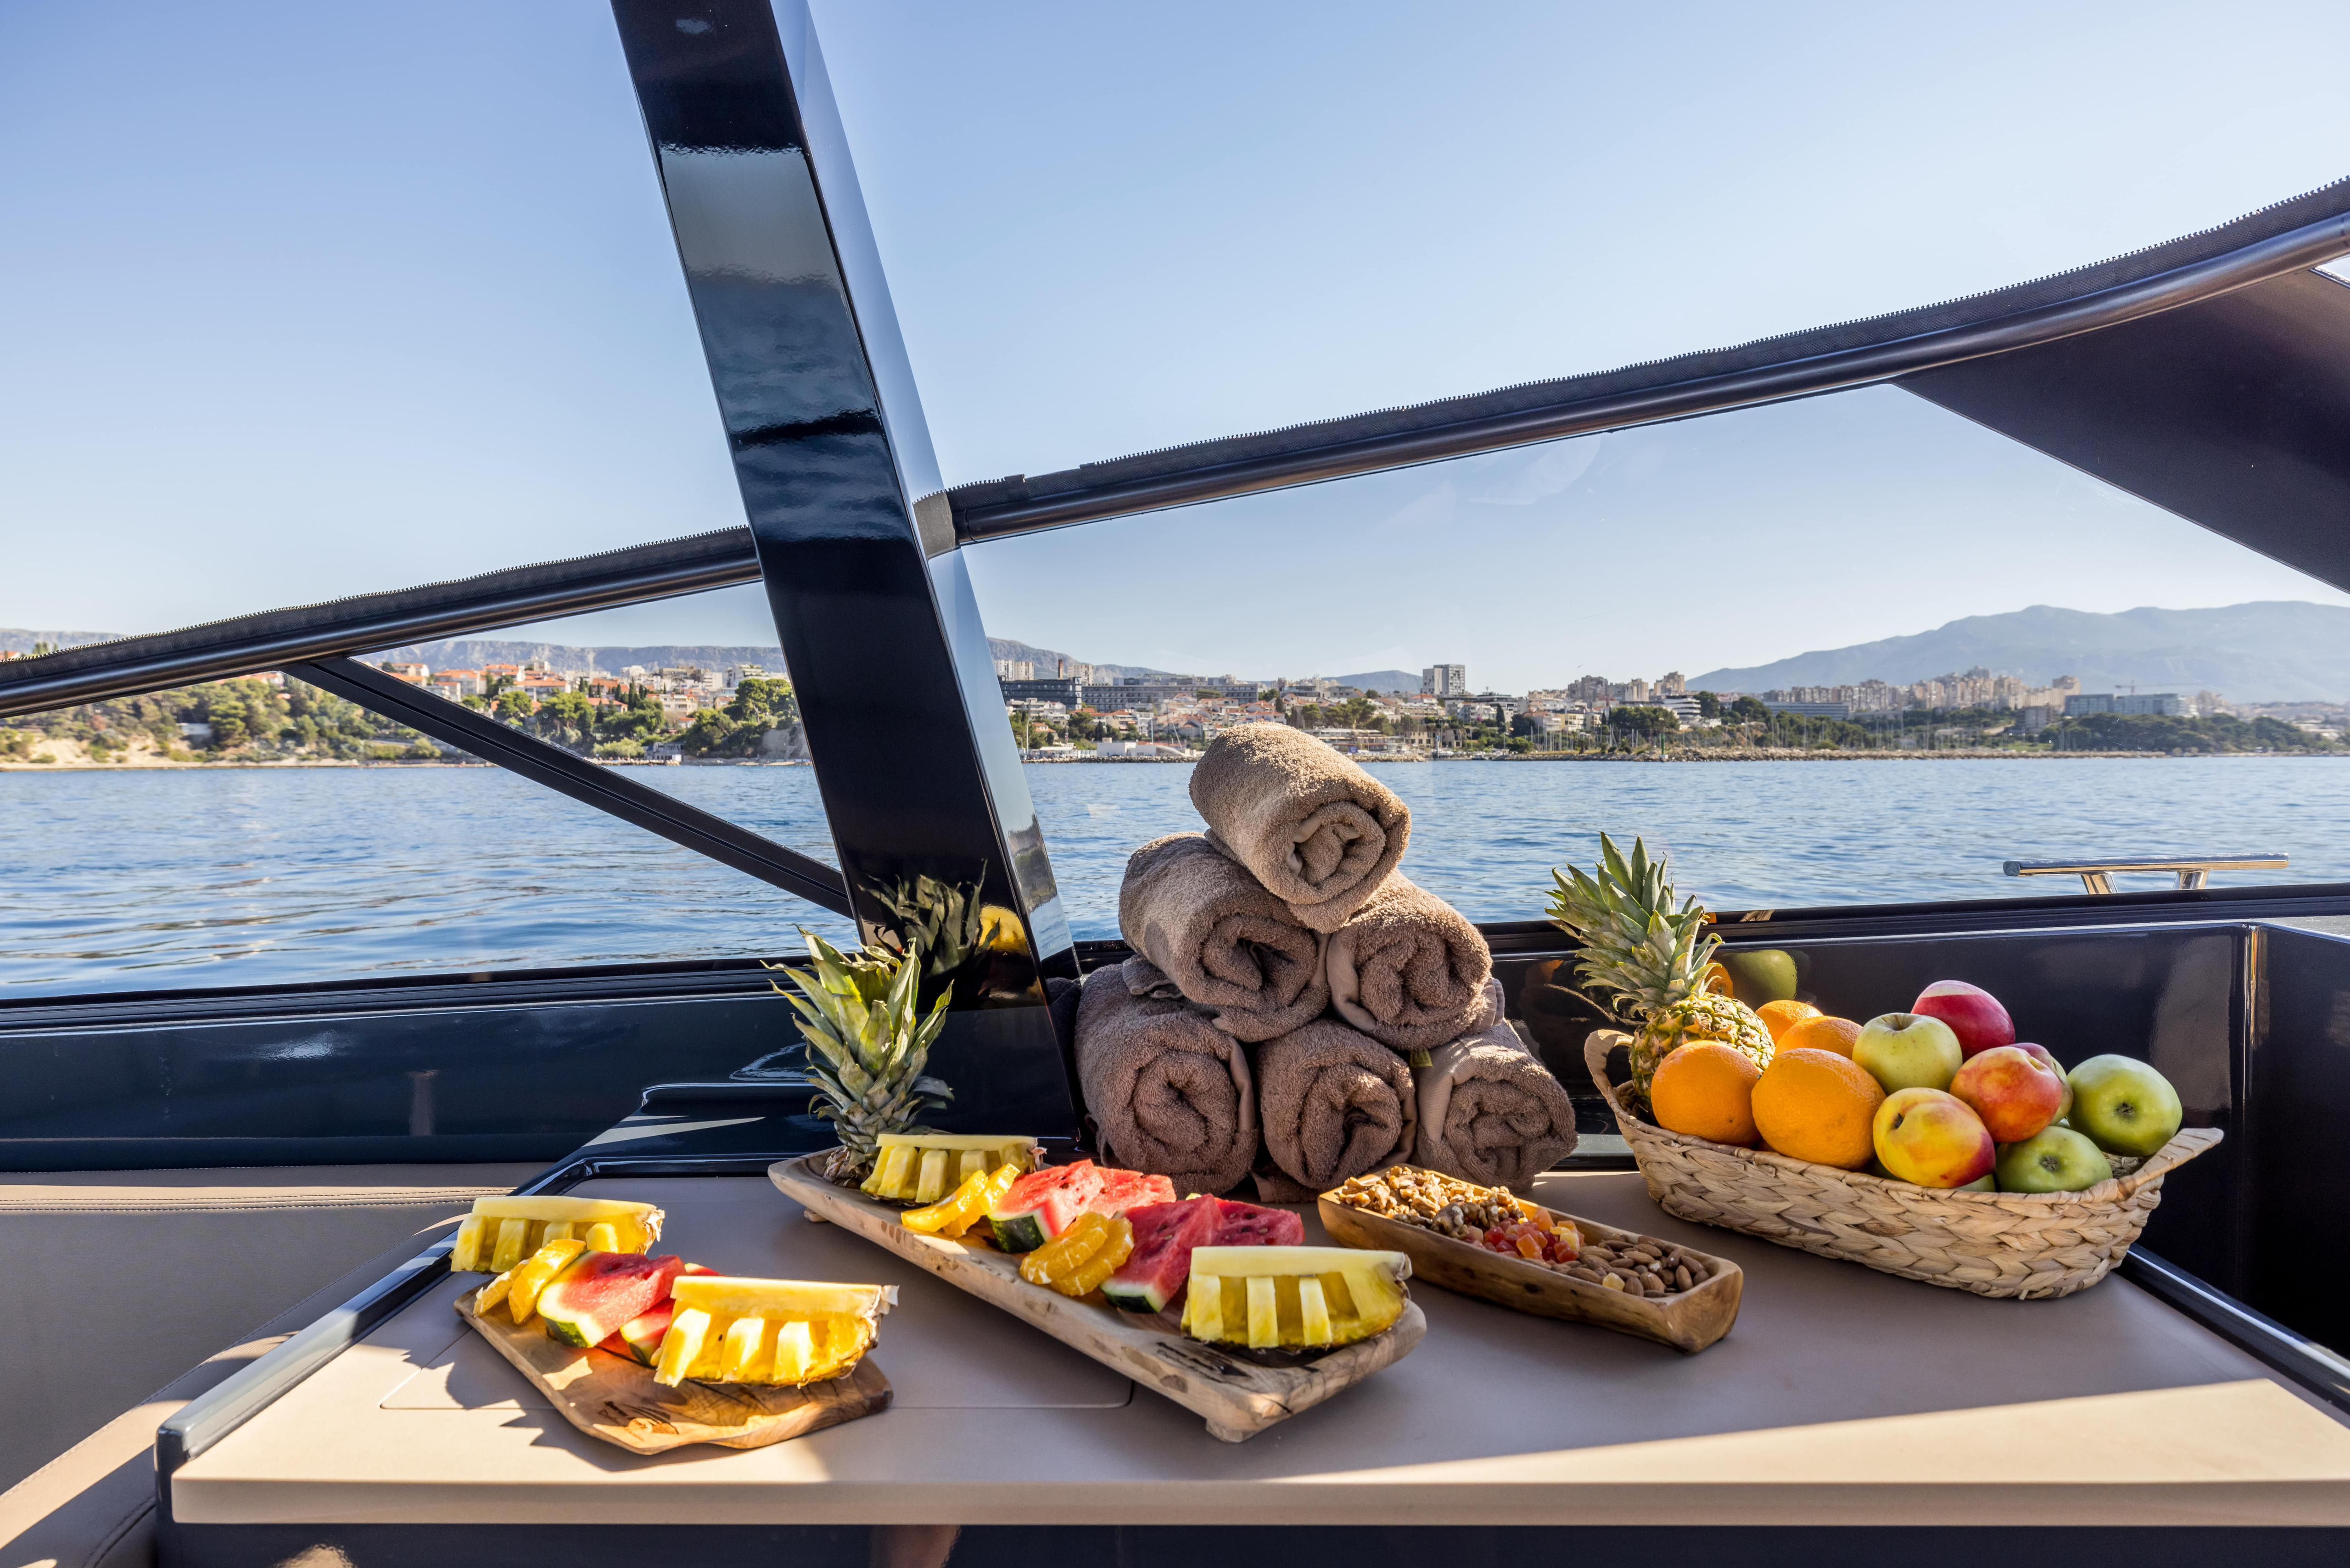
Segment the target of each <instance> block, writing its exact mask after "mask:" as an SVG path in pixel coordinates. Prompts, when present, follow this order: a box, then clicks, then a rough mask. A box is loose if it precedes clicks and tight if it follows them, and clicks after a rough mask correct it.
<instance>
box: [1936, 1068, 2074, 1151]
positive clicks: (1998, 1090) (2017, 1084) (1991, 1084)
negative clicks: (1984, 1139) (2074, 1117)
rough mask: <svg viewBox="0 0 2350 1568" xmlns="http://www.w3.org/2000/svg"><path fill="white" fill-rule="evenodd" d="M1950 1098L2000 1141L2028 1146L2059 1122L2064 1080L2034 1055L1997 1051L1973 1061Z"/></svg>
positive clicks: (1962, 1070) (1953, 1084) (1955, 1082)
mask: <svg viewBox="0 0 2350 1568" xmlns="http://www.w3.org/2000/svg"><path fill="white" fill-rule="evenodd" d="M1950 1093H1952V1094H1953V1095H1956V1096H1958V1097H1959V1098H1960V1099H1962V1100H1964V1101H1965V1102H1966V1103H1967V1105H1968V1106H1969V1108H1970V1109H1971V1110H1972V1111H1973V1112H1974V1113H1975V1115H1977V1116H1981V1118H1982V1125H1983V1126H1984V1127H1989V1128H1990V1129H1991V1137H1993V1138H1994V1139H1996V1140H1997V1141H1999V1142H2001V1143H2022V1141H2023V1140H2024V1139H2025V1138H2028V1137H2032V1136H2033V1134H2035V1133H2037V1132H2039V1131H2040V1130H2041V1129H2042V1128H2043V1127H2047V1126H2048V1124H2049V1123H2051V1122H2053V1121H2054V1120H2055V1119H2056V1112H2057V1108H2058V1107H2059V1106H2062V1105H2063V1104H2064V1079H2063V1078H2062V1077H2060V1076H2058V1075H2057V1072H2056V1069H2054V1067H2051V1066H2050V1065H2049V1064H2047V1063H2045V1062H2043V1061H2042V1060H2041V1059H2040V1058H2039V1057H2037V1056H2034V1055H2033V1054H2032V1053H2031V1052H2029V1051H2019V1050H2017V1049H2016V1048H2015V1047H2014V1046H2012V1045H1994V1046H1992V1047H1991V1049H1990V1050H1988V1051H1985V1052H1983V1053H1982V1054H1980V1055H1975V1056H1970V1057H1968V1058H1967V1064H1966V1065H1965V1066H1963V1067H1960V1069H1959V1075H1958V1076H1957V1077H1955V1078H1953V1079H1951V1080H1950Z"/></svg>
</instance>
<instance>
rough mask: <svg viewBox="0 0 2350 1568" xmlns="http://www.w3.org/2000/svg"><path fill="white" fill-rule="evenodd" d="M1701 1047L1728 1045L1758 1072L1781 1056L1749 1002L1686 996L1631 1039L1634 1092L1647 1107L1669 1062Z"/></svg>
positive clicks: (1706, 994)
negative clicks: (1684, 1050)
mask: <svg viewBox="0 0 2350 1568" xmlns="http://www.w3.org/2000/svg"><path fill="white" fill-rule="evenodd" d="M1701 1041H1712V1042H1714V1043H1716V1044H1722V1045H1727V1046H1729V1047H1730V1048H1731V1050H1733V1051H1736V1052H1737V1053H1739V1054H1741V1055H1742V1056H1744V1057H1745V1058H1746V1059H1747V1060H1748V1061H1750V1062H1752V1063H1753V1064H1755V1065H1756V1066H1757V1067H1767V1066H1769V1065H1770V1064H1771V1058H1772V1057H1773V1056H1774V1055H1775V1054H1777V1053H1778V1046H1777V1045H1776V1044H1774V1043H1773V1041H1772V1039H1771V1031H1770V1028H1769V1026H1768V1025H1766V1024H1765V1023H1763V1020H1762V1019H1761V1018H1759V1017H1757V1016H1756V1015H1755V1012H1754V1010H1753V1009H1752V1008H1751V1007H1749V1006H1747V1005H1746V1004H1745V1003H1744V1002H1738V1001H1735V1000H1733V999H1731V998H1730V997H1727V996H1717V995H1714V994H1712V993H1711V992H1698V993H1697V994H1695V995H1692V996H1685V997H1683V998H1681V1000H1680V1001H1679V1002H1673V1003H1671V1004H1670V1005H1669V1006H1667V1007H1665V1008H1664V1009H1662V1010H1661V1011H1659V1012H1655V1013H1652V1014H1650V1015H1649V1016H1648V1018H1647V1019H1646V1020H1644V1021H1643V1022H1642V1023H1641V1024H1640V1031H1639V1033H1637V1034H1635V1035H1634V1036H1633V1037H1632V1092H1633V1093H1634V1094H1635V1095H1637V1096H1639V1100H1640V1104H1641V1105H1642V1106H1643V1107H1645V1106H1647V1105H1648V1083H1649V1080H1650V1079H1652V1078H1654V1077H1655V1076H1656V1075H1657V1068H1658V1066H1659V1064H1661V1063H1662V1062H1663V1061H1664V1059H1665V1058H1666V1057H1668V1056H1669V1055H1671V1054H1673V1053H1674V1052H1676V1051H1678V1050H1679V1049H1680V1048H1681V1047H1682V1046H1684V1045H1693V1044H1698V1043H1700V1042H1701Z"/></svg>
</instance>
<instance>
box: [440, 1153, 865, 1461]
mask: <svg viewBox="0 0 2350 1568" xmlns="http://www.w3.org/2000/svg"><path fill="white" fill-rule="evenodd" d="M661 1218H662V1217H661V1211H660V1210H658V1209H656V1208H654V1207H653V1206H652V1205H650V1204H649V1203H629V1202H622V1201H619V1200H615V1199H595V1198H561V1197H550V1198H530V1197H522V1198H484V1199H479V1200H477V1201H476V1202H475V1203H474V1205H473V1212H472V1213H471V1214H469V1215H468V1216H467V1217H466V1218H465V1219H464V1220H463V1222H461V1223H460V1225H459V1226H458V1231H457V1238H456V1241H455V1244H454V1245H453V1247H452V1249H451V1251H450V1258H449V1268H450V1272H452V1273H491V1274H494V1278H492V1279H491V1280H490V1281H489V1282H487V1283H486V1284H484V1285H482V1286H481V1287H480V1288H478V1289H476V1290H473V1291H468V1292H467V1293H465V1294H463V1296H461V1297H459V1298H458V1301H457V1314H458V1315H459V1316H460V1317H462V1318H463V1319H464V1320H465V1322H467V1323H468V1324H472V1325H473V1328H474V1329H475V1330H476V1331H477V1332H479V1333H480V1334H481V1335H482V1337H483V1338H484V1339H485V1340H487V1341H488V1342H489V1343H490V1345H491V1346H492V1347H493V1348H494V1349H495V1350H496V1351H497V1353H498V1354H499V1355H502V1356H504V1357H505V1359H506V1360H507V1361H509V1362H511V1363H512V1364H513V1365H514V1366H515V1368H516V1369H517V1370H519V1371H520V1372H521V1373H522V1374H523V1376H525V1377H527V1378H529V1379H530V1380H531V1382H533V1383H534V1384H536V1385H537V1386H538V1387H539V1388H540V1389H541V1390H542V1391H543V1392H544V1393H546V1395H547V1396H548V1397H549V1398H550V1399H551V1400H552V1401H553V1403H554V1405H555V1407H556V1409H557V1410H558V1411H560V1412H561V1413H562V1414H563V1416H564V1417H565V1418H566V1419H567V1420H568V1421H570V1422H571V1423H572V1424H573V1425H574V1426H576V1427H577V1428H579V1429H580V1430H582V1431H584V1432H587V1433H588V1434H589V1435H590V1436H592V1437H597V1438H603V1439H604V1440H605V1441H606V1442H608V1443H613V1444H616V1445H617V1446H619V1447H620V1448H624V1449H629V1450H630V1451H631V1452H633V1453H640V1454H657V1453H661V1452H664V1451H666V1450H668V1449H674V1448H679V1447H681V1446H683V1445H685V1444H688V1443H712V1444H716V1445H718V1446H720V1447H722V1448H735V1449H755V1448H763V1447H764V1446H766V1445H767V1444H769V1443H777V1442H781V1441H783V1440H784V1439H785V1438H796V1437H798V1436H800V1435H802V1434H803V1433H806V1432H812V1431H815V1430H816V1429H817V1428H822V1427H829V1426H834V1425H837V1424H838V1423H839V1422H842V1421H847V1420H854V1419H855V1418H856V1417H859V1416H868V1415H871V1414H873V1413H874V1412H875V1411H877V1410H881V1409H884V1408H887V1407H888V1406H889V1397H890V1390H889V1380H888V1379H887V1378H885V1377H884V1376H882V1375H881V1372H880V1369H879V1367H877V1366H874V1365H873V1364H872V1363H871V1362H870V1361H868V1360H867V1359H866V1356H865V1353H866V1352H867V1351H868V1350H870V1349H871V1348H872V1347H873V1344H874V1342H875V1340H877V1339H878V1338H879V1336H880V1332H881V1318H882V1315H883V1314H886V1313H888V1312H889V1309H890V1307H891V1306H893V1305H894V1304H896V1301H897V1292H896V1290H895V1289H894V1288H893V1287H890V1286H886V1285H864V1284H837V1283H832V1282H817V1281H806V1280H754V1279H743V1278H738V1277H735V1276H732V1275H726V1274H718V1273H713V1272H711V1271H710V1270H708V1269H705V1268H702V1267H701V1266H700V1265H698V1264H694V1263H689V1262H685V1261H684V1260H683V1259H682V1258H678V1257H668V1256H665V1257H655V1256H652V1255H650V1253H651V1249H652V1245H653V1243H655V1242H656V1241H660V1230H661Z"/></svg>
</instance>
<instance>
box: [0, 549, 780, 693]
mask: <svg viewBox="0 0 2350 1568" xmlns="http://www.w3.org/2000/svg"><path fill="white" fill-rule="evenodd" d="M757 581H759V561H758V557H757V556H755V555H754V554H753V552H752V548H751V530H749V529H748V528H726V529H721V530H719V531H717V532H715V533H710V534H697V535H692V536H691V537H689V538H683V539H669V540H663V541H660V542H659V543H656V544H651V545H631V546H630V547H629V548H627V549H624V550H613V551H610V552H608V553H607V554H604V555H600V556H581V557H579V558H577V559H576V560H569V561H551V562H546V563H544V564H542V565H538V566H515V567H510V568H508V569H506V570H504V571H499V572H489V573H484V575H482V576H476V577H464V578H461V579H459V580H457V581H455V582H448V583H433V584H429V585H426V586H424V587H413V588H396V589H393V590H391V591H390V592H388V593H380V594H362V595H359V596H358V597H352V598H347V599H335V600H332V601H330V602H328V603H326V604H320V605H308V606H304V607H299V608H295V609H279V610H264V611H262V612H261V613H259V614H257V615H248V616H239V617H236V618H234V619H230V620H219V621H212V622H208V623H207V624H205V625H203V626H193V627H187V628H182V629H181V630H178V631H166V632H157V633H154V634H153V635H151V636H146V637H126V638H120V639H115V640H114V641H111V642H94V643H86V644H84V645H82V646H81V647H78V648H68V649H60V650H59V651H57V652H56V653H52V654H47V655H45V656H44V657H42V658H39V659H10V660H8V661H7V662H6V663H5V664H0V719H6V718H11V717H13V716H15V715H17V714H20V713H38V712H44V711H48V710H50V709H55V708H69V707H73V706H75V705H76V704H78V703H83V702H101V701H106V700H108V699H109V698H114V697H135V696H138V695H140V694H141V693H144V692H149V691H161V690H164V689H165V688H167V687H172V686H191V685H194V684H195V683H197V682H199V681H203V680H227V679H231V678H233V677H235V676H239V675H250V674H252V673H253V672H254V671H255V670H276V669H281V668H283V667H284V666H285V665H286V664H289V663H298V662H301V661H303V660H306V659H328V658H333V657H335V656H338V655H347V654H353V653H366V652H371V651H373V650H375V649H384V648H396V647H398V646H399V645H400V644H401V643H405V642H421V641H426V640H429V639H434V638H442V637H454V636H457V635H459V634H461V633H464V632H472V631H488V630H494V629H496V628H501V627H508V626H513V625H515V624H516V623H518V622H522V621H530V620H547V619H553V618H556V617H560V616H570V615H583V614H586V613H587V611H589V610H599V609H611V608H615V607H619V606H621V605H633V604H643V603H645V602H647V601H649V600H652V599H666V598H676V597H680V596H681V595H685V594H696V593H703V592H707V591H708V590H710V589H712V588H723V587H738V586H740V585H742V584H744V583H755V582H757Z"/></svg>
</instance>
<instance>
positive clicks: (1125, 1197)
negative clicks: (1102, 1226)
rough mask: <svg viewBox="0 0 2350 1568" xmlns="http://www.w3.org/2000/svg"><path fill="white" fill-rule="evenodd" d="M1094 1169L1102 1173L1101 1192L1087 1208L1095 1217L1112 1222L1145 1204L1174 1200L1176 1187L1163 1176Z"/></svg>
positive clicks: (1105, 1168) (1131, 1171)
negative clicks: (1104, 1217) (1107, 1216)
mask: <svg viewBox="0 0 2350 1568" xmlns="http://www.w3.org/2000/svg"><path fill="white" fill-rule="evenodd" d="M1097 1169H1099V1170H1100V1171H1101V1179H1102V1187H1101V1190H1100V1191H1099V1192H1097V1193H1096V1194H1095V1195H1094V1199H1093V1201H1092V1202H1090V1203H1088V1204H1087V1205H1086V1207H1087V1208H1088V1209H1090V1210H1093V1211H1094V1212H1095V1213H1097V1214H1107V1215H1109V1216H1111V1217H1112V1218H1113V1219H1114V1218H1116V1217H1117V1216H1118V1215H1120V1214H1123V1213H1125V1212H1126V1211H1127V1210H1129V1209H1134V1208H1139V1206H1141V1205H1143V1204H1145V1203H1172V1202H1174V1201H1175V1184H1174V1182H1172V1181H1170V1180H1169V1179H1167V1178H1166V1177H1163V1176H1145V1175H1144V1174H1143V1173H1142V1172H1140V1171H1139V1170H1118V1169H1114V1168H1110V1167H1108V1166H1100V1167H1097Z"/></svg>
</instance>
